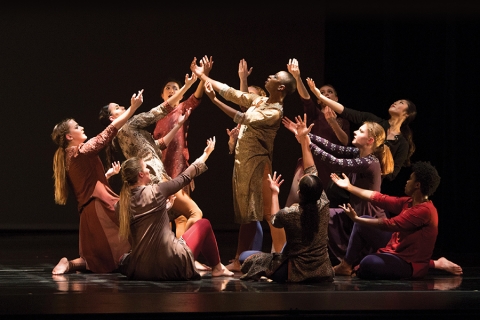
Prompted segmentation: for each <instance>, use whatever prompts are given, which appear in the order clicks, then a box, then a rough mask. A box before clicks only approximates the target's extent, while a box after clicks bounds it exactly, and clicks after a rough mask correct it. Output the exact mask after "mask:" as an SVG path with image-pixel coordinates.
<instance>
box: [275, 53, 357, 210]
mask: <svg viewBox="0 0 480 320" xmlns="http://www.w3.org/2000/svg"><path fill="white" fill-rule="evenodd" d="M287 68H288V72H290V73H291V74H292V76H293V77H294V78H295V80H296V82H297V91H298V94H299V95H300V100H301V101H302V104H303V112H304V113H305V114H306V115H307V119H308V121H309V123H308V124H307V125H310V124H311V123H314V124H315V126H314V127H313V128H312V133H313V134H315V135H317V136H319V137H322V138H325V139H327V140H328V141H330V142H332V143H335V144H338V145H343V146H346V145H348V144H349V142H350V122H349V121H348V120H346V119H344V118H341V117H337V114H336V113H335V112H333V110H332V109H331V108H330V107H328V106H326V105H325V104H323V103H321V101H318V103H316V102H315V101H314V100H313V99H312V98H311V96H310V94H309V93H308V90H307V88H306V87H305V84H304V83H303V81H302V77H301V76H300V66H299V63H298V60H297V59H295V58H294V59H290V60H289V61H288V65H287ZM320 92H321V93H322V94H323V95H325V96H326V97H328V98H330V99H332V100H333V101H338V95H337V91H336V90H335V88H334V87H333V86H332V85H329V84H326V85H323V86H322V87H320ZM282 123H283V125H284V126H285V127H286V128H287V129H289V130H292V129H295V123H294V122H293V121H291V120H290V119H288V118H287V117H283V119H282ZM314 160H315V165H316V167H317V170H318V177H319V178H320V180H322V183H323V186H324V188H325V193H326V194H327V197H328V200H329V201H330V206H331V207H332V206H333V207H338V205H339V204H342V203H344V202H345V200H348V194H346V193H345V192H344V191H343V190H342V189H340V188H338V187H337V186H336V185H335V184H334V183H333V182H332V180H331V179H330V173H331V172H330V171H329V169H328V167H327V166H325V165H324V164H323V163H321V161H320V160H318V159H314ZM302 176H303V164H302V159H301V158H300V159H298V161H297V166H296V168H295V174H294V177H293V180H292V185H291V187H290V193H289V194H288V198H287V201H286V203H285V206H287V207H288V206H290V205H292V204H293V203H297V202H298V200H299V199H298V181H299V179H300V178H301V177H302Z"/></svg>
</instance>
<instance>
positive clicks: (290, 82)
mask: <svg viewBox="0 0 480 320" xmlns="http://www.w3.org/2000/svg"><path fill="white" fill-rule="evenodd" d="M283 73H284V74H285V81H282V84H283V85H284V86H285V93H286V94H291V93H294V92H295V90H297V81H296V80H295V78H294V77H293V76H292V74H291V73H290V72H287V71H283Z"/></svg>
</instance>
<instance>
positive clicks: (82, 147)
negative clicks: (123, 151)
mask: <svg viewBox="0 0 480 320" xmlns="http://www.w3.org/2000/svg"><path fill="white" fill-rule="evenodd" d="M130 103H131V105H130V108H128V109H127V110H125V112H124V113H123V114H122V115H121V116H119V117H118V118H116V119H115V120H114V121H112V123H111V124H110V125H109V126H107V128H106V129H105V130H103V132H101V133H100V134H99V135H97V136H96V137H93V138H91V139H89V140H88V141H86V140H87V136H86V135H85V133H84V131H83V127H81V126H80V125H79V124H78V123H77V122H76V121H75V120H74V119H71V118H70V119H65V120H62V121H61V122H59V123H58V124H57V125H56V126H55V127H54V129H53V132H52V140H53V141H54V142H55V143H56V144H57V145H58V149H57V151H56V152H55V156H54V158H53V173H54V176H53V177H54V180H55V202H56V203H57V204H60V205H65V204H66V202H67V198H68V185H70V186H71V188H72V189H73V192H74V194H75V198H76V199H77V202H78V212H79V214H80V226H79V256H80V257H79V258H77V259H74V260H70V261H69V260H68V259H67V258H66V257H64V258H62V259H60V261H59V263H58V264H57V265H56V266H55V268H54V269H53V271H52V273H53V274H55V275H58V274H63V273H67V272H75V271H85V270H89V271H92V272H96V273H106V272H113V271H115V270H116V269H117V266H118V259H119V258H120V256H121V255H122V254H123V253H125V252H126V251H128V250H129V249H130V244H129V242H128V241H127V240H125V239H119V237H118V228H119V222H118V218H117V216H116V214H115V209H114V205H115V203H116V202H117V201H118V199H119V197H118V195H117V194H115V192H113V191H112V189H111V188H110V186H109V184H108V181H107V177H106V174H105V172H104V170H103V165H102V161H101V160H100V157H99V156H98V153H99V152H100V151H101V150H102V149H103V148H105V146H106V145H107V144H108V143H110V141H111V140H112V139H113V137H115V135H116V134H117V132H118V130H119V129H121V128H122V126H123V125H124V124H125V123H126V121H127V120H128V119H129V118H130V117H131V116H132V115H133V114H134V113H135V111H136V110H137V109H138V108H139V107H140V105H141V104H142V103H143V90H140V91H138V94H133V96H132V98H131V100H130ZM116 169H118V168H115V167H114V169H113V170H116Z"/></svg>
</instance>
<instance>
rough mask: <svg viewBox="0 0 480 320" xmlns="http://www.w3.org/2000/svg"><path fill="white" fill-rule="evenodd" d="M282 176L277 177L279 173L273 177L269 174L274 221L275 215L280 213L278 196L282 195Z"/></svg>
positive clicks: (271, 208)
mask: <svg viewBox="0 0 480 320" xmlns="http://www.w3.org/2000/svg"><path fill="white" fill-rule="evenodd" d="M283 181H284V180H283V179H282V175H281V174H279V175H278V176H277V172H276V171H275V172H274V173H273V177H272V176H271V175H270V173H269V174H268V182H269V183H270V185H269V186H270V190H271V191H272V193H271V194H272V206H271V207H270V213H271V214H272V218H273V219H274V217H275V214H276V213H277V212H278V211H280V204H279V201H278V194H279V193H280V186H281V185H282V183H283Z"/></svg>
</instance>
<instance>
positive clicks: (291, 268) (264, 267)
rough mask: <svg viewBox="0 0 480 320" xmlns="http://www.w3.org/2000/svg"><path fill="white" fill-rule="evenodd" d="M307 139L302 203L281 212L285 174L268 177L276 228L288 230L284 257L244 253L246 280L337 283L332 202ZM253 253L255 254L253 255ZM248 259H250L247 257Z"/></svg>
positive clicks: (301, 184) (273, 223) (241, 257)
mask: <svg viewBox="0 0 480 320" xmlns="http://www.w3.org/2000/svg"><path fill="white" fill-rule="evenodd" d="M307 138H308V137H307V136H303V137H299V139H301V140H300V143H301V146H302V159H303V166H304V175H303V176H302V177H301V178H300V181H299V184H298V193H299V199H300V202H299V203H296V204H293V205H292V206H290V207H285V208H284V209H282V210H280V206H279V202H278V194H279V192H280V186H281V185H282V183H283V180H281V175H278V176H277V175H276V172H275V173H274V174H273V177H271V176H270V175H269V176H268V178H269V182H270V189H271V191H272V225H273V226H274V227H276V228H284V229H285V232H286V236H287V243H286V245H285V248H284V250H283V251H282V253H281V254H278V253H274V254H272V253H254V252H243V253H242V254H241V255H240V260H242V261H243V260H244V262H243V264H242V268H241V271H242V272H243V273H244V275H242V276H241V278H240V279H242V280H259V279H260V278H261V277H262V276H265V277H267V278H269V279H271V280H273V281H276V282H285V281H288V282H319V281H333V276H334V272H333V268H332V264H331V262H330V259H329V255H328V248H327V243H328V236H327V233H328V221H329V211H328V208H329V207H328V204H329V200H328V198H327V195H326V194H325V192H324V190H323V186H322V181H321V180H320V179H319V177H318V175H317V169H316V167H315V162H314V160H313V156H312V153H311V151H310V146H309V140H308V139H307ZM252 253H253V254H252ZM246 256H248V257H246Z"/></svg>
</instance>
